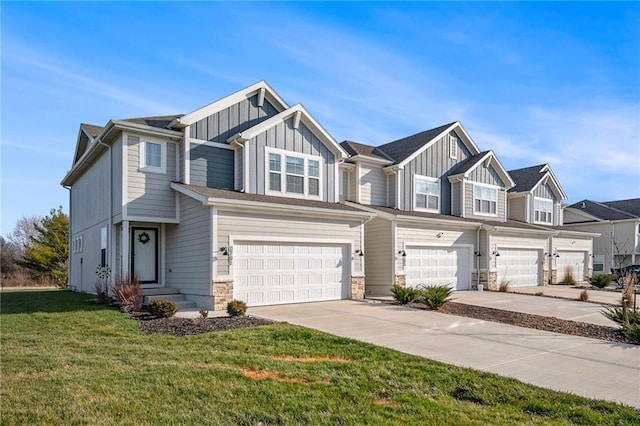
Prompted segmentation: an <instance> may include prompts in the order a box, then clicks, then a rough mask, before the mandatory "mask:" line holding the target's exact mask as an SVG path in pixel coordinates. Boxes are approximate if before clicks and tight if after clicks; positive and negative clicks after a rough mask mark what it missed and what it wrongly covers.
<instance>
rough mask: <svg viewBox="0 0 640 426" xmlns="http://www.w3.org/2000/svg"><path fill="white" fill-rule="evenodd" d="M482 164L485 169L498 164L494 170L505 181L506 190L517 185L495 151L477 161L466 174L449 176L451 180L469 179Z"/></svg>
mask: <svg viewBox="0 0 640 426" xmlns="http://www.w3.org/2000/svg"><path fill="white" fill-rule="evenodd" d="M481 164H483V165H484V167H489V166H491V165H492V164H496V165H497V167H496V166H493V168H494V169H495V170H496V172H497V173H498V175H499V176H500V178H501V179H502V180H503V182H504V184H505V186H504V187H505V189H509V188H513V187H514V186H516V183H515V182H514V181H513V179H512V178H511V176H510V175H509V172H507V170H506V169H505V168H504V166H503V165H502V163H501V162H500V160H498V157H496V155H495V154H494V152H493V151H489V152H487V153H486V154H485V155H484V156H482V158H481V159H480V160H478V161H476V163H475V164H474V165H473V166H471V168H469V169H468V170H466V171H465V172H464V173H458V174H454V175H451V176H449V180H451V179H452V178H457V177H465V178H468V177H470V176H471V173H472V172H473V171H474V170H475V169H476V168H478V166H480V165H481Z"/></svg>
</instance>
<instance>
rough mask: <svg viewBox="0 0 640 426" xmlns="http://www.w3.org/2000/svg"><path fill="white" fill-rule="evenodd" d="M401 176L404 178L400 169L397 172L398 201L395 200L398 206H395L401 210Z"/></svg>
mask: <svg viewBox="0 0 640 426" xmlns="http://www.w3.org/2000/svg"><path fill="white" fill-rule="evenodd" d="M400 176H402V177H404V170H403V169H398V171H397V172H396V200H395V202H396V205H395V206H394V207H395V208H396V209H399V208H400V187H401V182H400Z"/></svg>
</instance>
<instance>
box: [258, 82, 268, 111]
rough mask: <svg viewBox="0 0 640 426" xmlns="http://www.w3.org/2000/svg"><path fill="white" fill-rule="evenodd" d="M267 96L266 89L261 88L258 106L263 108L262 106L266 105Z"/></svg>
mask: <svg viewBox="0 0 640 426" xmlns="http://www.w3.org/2000/svg"><path fill="white" fill-rule="evenodd" d="M265 94H266V89H265V88H264V87H261V88H260V89H258V102H257V105H258V106H259V107H260V108H262V106H263V105H264V95H265Z"/></svg>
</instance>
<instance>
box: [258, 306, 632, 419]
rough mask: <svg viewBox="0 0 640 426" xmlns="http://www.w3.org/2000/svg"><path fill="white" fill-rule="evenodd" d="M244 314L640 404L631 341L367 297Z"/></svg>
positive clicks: (580, 392) (519, 378)
mask: <svg viewBox="0 0 640 426" xmlns="http://www.w3.org/2000/svg"><path fill="white" fill-rule="evenodd" d="M248 313H249V314H250V315H254V316H259V317H264V318H269V319H272V320H276V321H286V322H288V323H291V324H296V325H301V326H304V327H309V328H313V329H316V330H320V331H324V332H326V333H330V334H334V335H337V336H342V337H348V338H351V339H356V340H360V341H362V342H367V343H372V344H375V345H379V346H383V347H387V348H391V349H395V350H398V351H401V352H405V353H409V354H413V355H418V356H421V357H425V358H429V359H433V360H437V361H442V362H445V363H449V364H454V365H458V366H462V367H470V368H474V369H477V370H482V371H488V372H492V373H496V374H499V375H502V376H507V377H513V378H516V379H518V380H521V381H523V382H526V383H531V384H534V385H537V386H542V387H545V388H549V389H555V390H559V391H563V392H571V393H574V394H577V395H582V396H585V397H588V398H597V399H604V400H608V401H614V402H619V403H623V404H627V405H631V406H635V407H640V347H639V346H636V345H628V344H621V343H614V342H606V341H601V340H595V339H588V338H584V337H577V336H568V335H564V334H558V333H550V332H546V331H540V330H534V329H528V328H522V327H515V326H510V325H506V324H500V323H494V322H490V321H482V320H476V319H473V318H465V317H458V316H453V315H447V314H441V313H438V312H432V311H423V310H417V309H411V308H404V307H401V306H394V305H388V304H383V303H372V302H366V301H364V302H363V301H353V300H340V301H335V302H318V303H303V304H296V305H279V306H263V307H256V308H250V309H249V311H248Z"/></svg>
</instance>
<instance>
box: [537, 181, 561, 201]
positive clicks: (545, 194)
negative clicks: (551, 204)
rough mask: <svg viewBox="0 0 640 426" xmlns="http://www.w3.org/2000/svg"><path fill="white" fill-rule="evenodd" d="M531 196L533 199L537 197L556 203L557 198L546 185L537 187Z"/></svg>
mask: <svg viewBox="0 0 640 426" xmlns="http://www.w3.org/2000/svg"><path fill="white" fill-rule="evenodd" d="M533 196H534V197H539V198H546V199H547V200H553V201H557V200H558V198H557V197H556V195H555V194H554V193H553V191H552V190H551V188H550V187H549V185H548V184H544V185H538V186H537V187H536V188H535V189H534V190H533Z"/></svg>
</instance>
